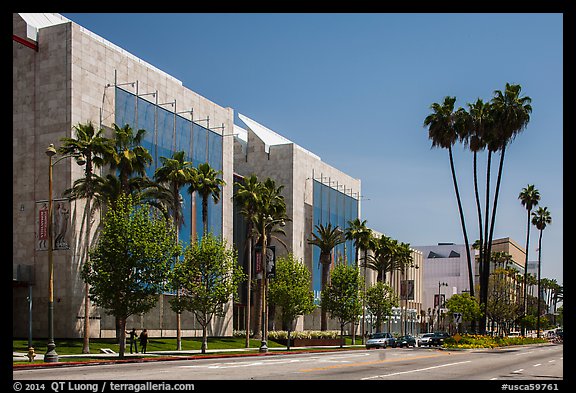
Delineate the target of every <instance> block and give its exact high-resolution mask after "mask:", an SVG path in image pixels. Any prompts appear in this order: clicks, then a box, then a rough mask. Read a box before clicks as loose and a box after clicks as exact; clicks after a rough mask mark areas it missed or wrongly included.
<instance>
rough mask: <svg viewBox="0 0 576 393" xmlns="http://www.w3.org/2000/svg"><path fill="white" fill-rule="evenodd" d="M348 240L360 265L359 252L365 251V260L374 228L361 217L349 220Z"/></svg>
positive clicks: (363, 337) (363, 315) (364, 315)
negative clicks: (352, 243) (352, 244)
mask: <svg viewBox="0 0 576 393" xmlns="http://www.w3.org/2000/svg"><path fill="white" fill-rule="evenodd" d="M344 237H345V238H346V240H353V241H354V247H355V249H356V250H355V252H356V265H357V266H358V265H360V260H359V253H360V250H363V251H364V260H366V257H367V253H368V249H369V248H370V239H371V238H372V230H371V229H370V228H368V227H367V226H366V220H363V221H360V219H359V218H355V219H353V220H350V221H348V227H347V228H346V230H345V231H344ZM362 303H363V304H362V344H365V341H366V335H365V334H364V332H365V331H366V264H365V263H364V297H363V298H362Z"/></svg>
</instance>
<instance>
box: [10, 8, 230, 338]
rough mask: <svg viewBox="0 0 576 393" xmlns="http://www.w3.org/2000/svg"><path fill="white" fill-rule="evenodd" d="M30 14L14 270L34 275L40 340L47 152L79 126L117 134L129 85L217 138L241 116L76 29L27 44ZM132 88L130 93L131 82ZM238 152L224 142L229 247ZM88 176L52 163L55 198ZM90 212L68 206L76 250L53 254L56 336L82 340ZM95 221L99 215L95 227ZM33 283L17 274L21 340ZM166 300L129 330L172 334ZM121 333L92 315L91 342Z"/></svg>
mask: <svg viewBox="0 0 576 393" xmlns="http://www.w3.org/2000/svg"><path fill="white" fill-rule="evenodd" d="M26 15H30V14H13V34H14V36H15V39H14V41H13V51H12V53H13V139H12V140H13V143H12V144H13V161H12V162H13V170H14V176H13V208H12V210H13V268H14V271H17V270H18V266H19V265H22V266H31V267H32V271H33V279H32V281H31V283H32V286H33V313H34V319H33V335H34V336H35V337H37V336H43V335H46V332H47V313H48V312H47V303H48V289H47V288H48V269H47V260H48V259H47V258H48V257H47V252H46V251H44V250H37V247H36V244H35V243H36V241H37V237H38V230H37V225H38V218H37V216H36V215H37V210H38V209H37V205H38V204H39V203H41V202H42V201H46V200H47V199H48V168H49V161H48V157H47V156H46V155H45V149H46V147H47V146H48V145H49V144H50V143H53V144H54V145H55V146H57V147H58V146H59V145H60V139H61V138H62V137H70V136H72V129H73V126H75V125H77V124H79V123H86V122H88V121H91V122H92V123H93V124H94V125H95V126H98V125H99V124H101V125H102V126H103V127H110V128H112V123H113V122H114V84H115V83H117V84H119V85H121V84H122V85H125V86H124V88H126V89H127V90H129V91H131V92H132V93H138V94H145V93H150V92H156V91H157V92H158V97H159V102H171V101H174V100H175V102H176V103H177V110H178V111H179V112H180V111H186V110H191V109H192V110H193V113H194V115H193V116H194V119H193V120H196V119H206V118H209V119H210V120H209V122H210V123H209V127H220V126H222V125H223V126H224V127H223V129H222V128H220V129H215V132H218V133H220V134H224V135H225V134H230V133H231V132H232V131H231V130H232V129H233V119H234V112H233V110H232V109H231V108H224V107H221V106H219V105H217V104H215V103H214V102H212V101H210V100H208V99H206V98H204V97H202V96H200V95H198V94H197V93H195V92H193V91H191V90H190V89H188V88H186V87H185V86H183V85H182V82H181V81H179V80H178V79H176V78H174V77H172V76H170V75H168V74H166V73H165V72H163V71H160V70H158V69H157V68H155V67H153V66H152V65H150V64H147V63H146V62H144V61H142V60H140V59H138V58H137V57H135V56H133V55H132V54H130V53H128V52H126V51H125V50H123V49H121V48H119V47H117V46H116V45H114V44H112V43H110V42H108V41H106V40H104V39H102V38H101V37H99V36H97V35H95V34H94V33H92V32H90V31H88V30H86V29H84V28H83V27H82V26H79V25H77V24H75V23H73V22H71V21H66V20H63V21H62V23H54V24H51V25H48V26H44V27H41V28H38V33H37V38H35V39H30V38H28V35H29V31H30V27H31V24H33V21H31V20H32V19H30V18H29V17H28V16H26ZM22 41H24V43H22ZM28 44H29V45H28ZM34 46H35V47H36V49H35V48H34ZM132 82H134V84H133V85H130V84H128V83H132ZM136 89H137V90H136ZM202 125H204V124H202ZM232 149H233V141H232V138H226V137H224V138H223V172H224V174H223V179H224V181H225V182H226V183H227V184H229V185H230V186H227V187H224V188H223V190H222V195H221V200H220V203H222V204H223V213H222V216H223V226H222V228H223V235H224V238H225V239H226V240H227V241H228V242H229V244H230V243H232V211H233V210H232V187H231V185H232V183H233V178H232V171H233V161H232V160H233V154H232ZM57 157H58V156H56V157H55V158H54V159H56V158H57ZM82 176H83V168H82V167H80V166H78V165H76V163H75V162H74V160H73V159H63V160H61V161H59V162H58V163H55V164H54V165H53V198H55V199H56V198H58V197H60V196H61V195H62V193H63V191H64V190H65V189H67V188H69V187H71V185H72V184H73V182H74V181H75V180H76V179H78V178H80V177H82ZM83 212H84V202H83V201H75V202H70V225H71V228H70V229H71V230H69V231H68V233H69V239H68V243H69V244H70V249H69V250H61V251H54V252H53V259H54V304H55V305H54V321H55V323H54V335H55V337H82V332H83V316H84V283H83V281H82V280H81V278H80V276H79V274H80V263H81V255H83V254H82V253H83V251H84V250H83V244H84V242H83V237H82V233H83V232H82V230H83V228H82V221H83V220H82V214H83ZM98 222H99V218H98V217H96V222H95V223H94V224H93V226H94V227H95V226H96V225H97V224H98ZM20 270H22V269H20ZM27 282H28V281H27V280H25V279H24V278H22V277H16V273H15V276H14V286H13V335H14V336H16V337H24V336H26V333H27V331H28V315H27V312H25V310H27V309H28V303H27V300H26V297H27V296H28V289H27V288H26V286H27ZM166 297H167V296H164V298H165V299H163V301H162V302H159V305H158V306H157V307H156V309H154V310H153V311H151V312H150V313H148V314H146V315H144V316H133V317H131V318H130V319H129V321H128V325H127V326H128V327H130V326H133V325H134V326H135V327H144V328H147V329H148V330H149V331H151V336H152V335H155V334H156V335H175V333H174V332H175V314H174V313H173V312H172V311H171V310H170V309H169V307H168V303H167V299H166ZM231 319H232V310H231V307H230V310H229V312H228V316H227V317H226V318H224V320H218V321H216V322H215V323H214V324H213V326H212V329H211V331H210V332H209V334H213V335H230V334H231V333H232V323H231ZM114 329H115V326H114V321H113V319H112V318H111V317H109V316H107V315H106V314H105V313H104V312H103V311H101V310H97V309H94V310H92V312H91V327H90V331H91V336H92V337H100V336H103V337H104V336H110V335H113V332H114ZM182 329H183V331H184V332H185V333H184V334H186V335H188V336H190V335H200V334H201V331H199V330H198V329H199V326H196V324H195V323H194V321H193V316H192V315H183V317H182ZM173 333H174V334H173Z"/></svg>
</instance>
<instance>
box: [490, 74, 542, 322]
mask: <svg viewBox="0 0 576 393" xmlns="http://www.w3.org/2000/svg"><path fill="white" fill-rule="evenodd" d="M521 90H522V87H521V86H520V85H517V84H509V83H506V86H505V90H504V92H502V91H501V90H495V91H494V97H493V98H492V100H491V113H492V114H491V116H492V119H493V121H494V124H493V129H492V132H491V134H490V139H489V141H488V154H489V157H490V155H491V154H492V153H493V152H496V151H500V162H499V166H498V177H497V179H496V189H495V192H494V199H493V206H492V212H491V219H490V230H489V233H488V236H486V237H485V244H486V253H485V255H490V252H491V249H492V237H493V234H494V223H495V221H496V207H497V204H498V195H499V190H500V183H501V180H502V168H503V165H504V156H505V153H506V147H507V146H508V144H509V143H510V142H511V141H513V140H514V138H515V137H516V135H518V134H519V133H520V132H521V131H523V130H524V129H525V128H526V127H527V125H528V122H529V121H530V113H531V112H532V106H531V105H530V103H531V102H532V99H531V98H530V97H521V96H520V93H521ZM488 168H489V167H488ZM489 178H490V176H489V172H488V173H487V188H486V189H487V191H488V185H489ZM486 194H487V201H488V192H487V193H486ZM486 213H487V214H488V204H487V205H486ZM486 228H487V226H486V227H485V230H486ZM486 259H488V258H486ZM484 264H485V266H486V267H488V262H487V261H484ZM485 270H489V269H485ZM487 285H488V272H487V271H484V277H483V280H482V277H481V285H480V288H481V291H480V292H481V293H480V302H481V303H482V301H483V300H484V301H485V300H486V299H487V293H488V292H487V291H488V288H487ZM484 307H485V308H486V303H485V306H484ZM484 318H485V317H484ZM483 322H485V319H484V320H483ZM483 326H485V323H483V324H482V325H481V327H482V329H484V327H483Z"/></svg>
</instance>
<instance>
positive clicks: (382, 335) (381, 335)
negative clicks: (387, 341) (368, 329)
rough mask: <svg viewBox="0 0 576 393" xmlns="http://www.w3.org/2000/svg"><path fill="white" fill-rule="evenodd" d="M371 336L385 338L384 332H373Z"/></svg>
mask: <svg viewBox="0 0 576 393" xmlns="http://www.w3.org/2000/svg"><path fill="white" fill-rule="evenodd" d="M371 338H386V333H374V334H373V335H372V337H371Z"/></svg>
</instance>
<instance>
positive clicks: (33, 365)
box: [12, 348, 354, 370]
mask: <svg viewBox="0 0 576 393" xmlns="http://www.w3.org/2000/svg"><path fill="white" fill-rule="evenodd" d="M340 350H354V348H331V349H322V348H318V349H309V350H291V351H287V350H282V351H269V352H265V353H258V352H256V353H229V354H225V353H223V354H213V355H210V354H206V355H188V356H186V355H182V356H154V357H145V358H133V359H118V358H116V359H102V360H99V359H96V358H95V359H94V360H88V361H79V362H55V363H29V364H26V363H18V364H13V365H12V369H13V370H31V369H39V368H53V367H79V366H98V365H107V364H129V363H148V362H166V361H174V360H202V359H224V358H236V357H255V356H274V355H296V354H300V353H303V352H306V353H321V352H338V351H340Z"/></svg>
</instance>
